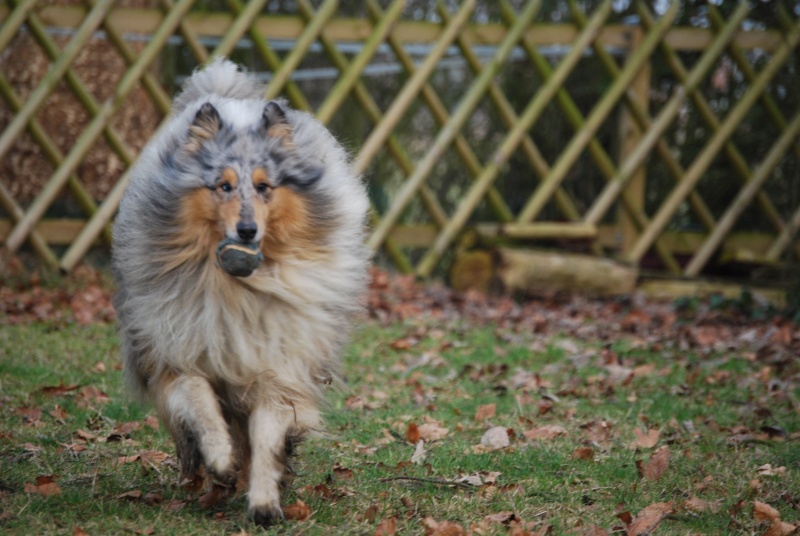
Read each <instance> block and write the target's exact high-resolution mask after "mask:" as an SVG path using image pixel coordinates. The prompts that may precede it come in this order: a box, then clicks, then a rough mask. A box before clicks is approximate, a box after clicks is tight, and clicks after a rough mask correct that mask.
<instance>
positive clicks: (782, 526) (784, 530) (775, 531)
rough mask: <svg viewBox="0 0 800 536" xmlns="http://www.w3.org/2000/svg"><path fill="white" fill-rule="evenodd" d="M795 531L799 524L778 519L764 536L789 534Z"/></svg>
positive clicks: (784, 535) (785, 535)
mask: <svg viewBox="0 0 800 536" xmlns="http://www.w3.org/2000/svg"><path fill="white" fill-rule="evenodd" d="M795 532H797V525H792V524H791V523H786V522H785V521H781V520H779V519H777V520H775V521H773V522H772V524H771V525H770V526H769V528H768V529H767V532H765V533H764V536H789V535H790V534H794V533H795Z"/></svg>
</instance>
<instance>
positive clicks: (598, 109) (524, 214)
mask: <svg viewBox="0 0 800 536" xmlns="http://www.w3.org/2000/svg"><path fill="white" fill-rule="evenodd" d="M678 7H679V3H674V4H672V5H671V6H670V8H669V9H668V10H667V12H666V13H665V14H664V15H663V16H662V17H661V20H659V21H658V24H657V25H656V27H654V28H653V30H652V31H651V32H650V33H649V34H648V36H647V38H646V39H645V40H644V41H643V42H642V46H641V48H639V50H637V51H635V52H634V53H633V55H631V57H630V58H629V59H628V62H627V63H626V65H625V68H624V69H623V70H622V72H621V73H620V76H619V77H618V78H617V79H616V80H614V82H613V83H612V85H611V87H609V88H608V90H606V93H605V95H604V96H603V98H602V99H600V102H598V103H597V104H596V105H595V107H594V108H593V109H592V112H591V113H590V114H589V117H588V118H587V119H586V123H585V126H584V130H582V131H581V132H579V133H578V134H577V135H576V136H575V137H573V138H572V140H571V141H570V143H569V144H568V145H567V147H566V149H564V151H562V152H561V155H559V157H558V160H557V161H556V163H555V164H554V165H553V168H552V170H551V172H550V175H549V176H548V177H547V178H546V179H545V180H544V182H542V184H541V185H540V186H539V188H537V189H536V192H534V194H533V196H531V198H530V199H529V200H528V202H527V203H526V204H525V207H523V209H522V211H521V212H520V214H519V217H518V221H520V222H530V221H533V220H534V219H535V218H536V217H537V216H538V215H539V212H541V210H542V209H543V208H544V206H545V204H546V203H547V201H548V200H549V199H550V198H551V197H552V195H553V192H554V191H555V189H556V187H558V186H559V185H560V184H561V182H562V181H563V180H564V178H565V177H566V176H567V173H568V172H569V170H570V169H571V168H572V165H573V163H574V162H575V160H576V159H577V158H578V156H579V155H580V153H581V152H583V150H584V148H585V147H586V145H587V144H588V143H589V141H590V140H591V138H592V137H593V136H594V134H595V132H597V129H599V128H600V125H601V124H602V122H603V121H604V120H605V118H606V117H607V116H608V114H609V113H611V111H612V110H613V108H614V107H615V106H616V104H617V102H618V101H619V99H620V97H621V96H622V94H623V93H624V92H625V90H626V89H627V87H628V85H629V84H630V83H631V81H632V80H633V78H634V76H635V75H636V73H637V72H638V70H639V68H640V67H641V65H642V64H643V63H644V62H645V61H647V59H648V58H649V57H650V54H651V52H652V51H653V49H655V47H656V45H657V44H658V43H659V42H660V41H661V39H662V38H663V36H664V34H665V33H666V31H667V29H668V28H669V27H670V25H671V24H672V21H673V19H674V18H675V15H677V13H678ZM637 167H638V166H637ZM606 188H608V187H606ZM584 221H587V223H593V224H597V222H596V221H590V220H588V219H586V218H585V217H584Z"/></svg>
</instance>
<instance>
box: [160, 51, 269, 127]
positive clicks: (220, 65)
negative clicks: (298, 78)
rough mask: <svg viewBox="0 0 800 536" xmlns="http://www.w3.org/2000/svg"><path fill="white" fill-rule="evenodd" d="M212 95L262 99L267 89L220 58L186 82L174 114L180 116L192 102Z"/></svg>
mask: <svg viewBox="0 0 800 536" xmlns="http://www.w3.org/2000/svg"><path fill="white" fill-rule="evenodd" d="M209 95H218V96H220V97H227V98H230V99H258V98H261V97H263V95H264V86H263V84H262V83H261V82H260V81H259V80H258V78H256V77H255V76H254V75H252V74H249V73H247V72H245V71H241V70H239V67H238V66H237V65H236V64H235V63H233V62H231V61H229V60H227V59H225V58H217V59H215V60H214V61H213V62H211V63H210V64H208V66H207V67H206V68H205V69H203V70H199V69H198V70H196V71H195V72H194V73H193V74H192V76H190V77H189V78H188V79H186V82H184V84H183V88H182V90H181V94H180V95H178V97H177V98H176V99H175V102H173V103H172V112H173V113H175V114H178V113H180V112H181V111H182V110H183V109H184V108H186V107H187V106H188V105H189V103H190V102H193V101H196V100H199V99H202V98H204V97H207V96H209Z"/></svg>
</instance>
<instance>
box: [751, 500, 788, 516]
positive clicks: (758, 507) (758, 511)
mask: <svg viewBox="0 0 800 536" xmlns="http://www.w3.org/2000/svg"><path fill="white" fill-rule="evenodd" d="M753 514H754V515H755V517H756V519H759V520H763V519H767V520H769V521H776V520H779V519H780V518H781V514H780V513H779V512H778V511H777V510H776V509H774V508H773V507H771V506H770V505H768V504H767V503H763V502H761V501H755V504H754V506H753Z"/></svg>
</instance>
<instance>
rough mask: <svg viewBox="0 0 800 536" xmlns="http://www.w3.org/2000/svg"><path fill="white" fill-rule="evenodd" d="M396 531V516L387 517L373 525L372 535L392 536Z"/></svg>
mask: <svg viewBox="0 0 800 536" xmlns="http://www.w3.org/2000/svg"><path fill="white" fill-rule="evenodd" d="M396 533H397V518H396V517H387V518H386V519H384V520H383V521H381V522H380V523H378V526H377V527H375V532H373V533H372V536H393V535H394V534H396Z"/></svg>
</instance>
